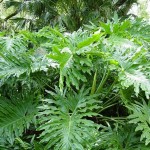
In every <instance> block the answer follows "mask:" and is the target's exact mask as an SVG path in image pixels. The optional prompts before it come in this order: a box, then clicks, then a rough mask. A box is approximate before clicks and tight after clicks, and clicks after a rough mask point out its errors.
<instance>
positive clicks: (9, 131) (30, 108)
mask: <svg viewBox="0 0 150 150" xmlns="http://www.w3.org/2000/svg"><path fill="white" fill-rule="evenodd" d="M27 94H28V95H23V96H21V95H18V96H17V95H13V97H11V99H6V98H3V97H1V98H0V134H1V136H0V137H3V139H6V141H7V142H9V143H11V144H13V142H14V140H15V138H16V137H19V136H22V134H23V132H24V131H25V130H26V129H28V128H29V127H30V124H31V123H35V114H36V113H37V109H36V106H37V105H36V101H35V100H34V99H35V97H34V96H35V95H33V94H31V93H27Z"/></svg>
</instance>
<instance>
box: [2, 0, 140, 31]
mask: <svg viewBox="0 0 150 150" xmlns="http://www.w3.org/2000/svg"><path fill="white" fill-rule="evenodd" d="M136 1H137V0H124V1H123V0H116V1H111V0H107V1H106V0H96V1H95V0H94V1H91V0H90V1H89V0H69V1H68V0H63V1H62V0H51V1H48V0H32V1H22V0H19V1H18V0H9V1H8V0H6V1H4V6H5V7H6V8H13V12H12V13H10V14H9V15H8V16H7V17H6V18H5V20H6V21H7V20H9V19H11V20H13V21H15V22H19V24H18V25H19V26H21V27H23V26H26V28H28V29H37V28H41V27H43V26H45V25H50V24H51V25H56V24H59V25H60V26H63V27H66V28H67V30H69V31H74V30H77V29H79V28H80V27H81V26H82V25H83V24H87V23H89V21H92V22H95V21H97V20H100V21H107V19H111V17H112V16H113V13H114V11H116V12H117V13H118V14H119V17H124V16H126V15H127V12H128V11H129V9H130V8H131V6H132V4H133V3H135V2H136ZM33 20H34V21H33ZM35 26H36V28H35Z"/></svg>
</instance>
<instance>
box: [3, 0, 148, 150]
mask: <svg viewBox="0 0 150 150" xmlns="http://www.w3.org/2000/svg"><path fill="white" fill-rule="evenodd" d="M27 3H28V2H27ZM68 3H69V2H68ZM86 28H88V29H87V30H86ZM149 28H150V25H149V24H148V23H146V22H139V21H137V22H135V21H131V20H125V21H122V22H120V20H119V19H118V16H117V15H116V14H115V15H114V18H113V21H112V22H110V21H108V22H107V23H101V24H100V25H99V26H96V25H93V24H92V25H91V26H89V25H88V26H86V27H85V29H79V30H78V31H74V32H72V33H68V32H66V31H65V29H64V28H60V29H58V28H51V27H44V28H43V29H41V30H39V31H37V32H29V31H20V32H18V33H12V34H8V33H7V34H6V33H1V34H0V48H1V52H0V95H1V99H0V132H1V136H0V144H1V147H6V148H7V149H9V148H11V149H15V148H16V149H17V148H18V147H19V148H20V149H36V148H37V149H38V147H39V149H42V148H41V147H43V145H45V150H47V149H64V150H67V149H68V150H71V149H103V150H105V149H118V150H119V149H128V150H129V149H133V148H135V149H146V148H149V103H148V104H146V102H143V104H142V103H141V102H140V101H141V99H143V100H144V101H148V99H149V95H150V69H149V68H150V66H149V59H150V55H149V39H150V38H149V35H148V34H147V30H148V29H149ZM55 87H59V88H55ZM81 87H82V88H81ZM83 87H84V88H83ZM47 91H48V92H47ZM31 93H32V94H31ZM39 97H40V99H42V100H40V101H39ZM37 107H38V110H39V111H37ZM35 116H36V117H35ZM128 116H129V119H130V122H128V121H127V120H126V119H127V117H128ZM35 118H36V119H37V121H38V122H37V123H35V122H34V121H35ZM120 118H121V119H122V120H120ZM114 122H115V123H114ZM125 122H126V124H125ZM120 123H121V124H120ZM129 123H134V124H135V126H137V127H136V130H137V131H138V132H137V133H136V132H134V129H135V127H134V126H133V128H132V129H131V130H130V128H131V126H130V125H129ZM116 124H117V126H114V125H116ZM106 125H108V127H107V126H106ZM35 126H36V127H37V130H36V129H35ZM141 133H142V135H141ZM27 134H28V135H27ZM140 135H141V141H140V140H139V139H140ZM143 140H145V141H146V144H147V145H148V146H145V145H144V142H143ZM8 141H9V142H10V143H11V144H12V145H11V146H9V145H8V143H9V142H8ZM39 141H41V143H39ZM139 141H140V142H139ZM138 142H139V143H138ZM137 143H138V144H137Z"/></svg>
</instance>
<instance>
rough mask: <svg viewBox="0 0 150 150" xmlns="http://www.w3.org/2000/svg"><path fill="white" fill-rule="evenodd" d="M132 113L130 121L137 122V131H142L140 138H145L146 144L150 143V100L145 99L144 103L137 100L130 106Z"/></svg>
mask: <svg viewBox="0 0 150 150" xmlns="http://www.w3.org/2000/svg"><path fill="white" fill-rule="evenodd" d="M130 109H131V110H132V114H131V115H129V117H128V118H129V119H130V122H129V123H134V124H136V126H137V127H136V129H135V131H141V132H142V134H141V138H140V140H141V141H142V140H145V144H146V145H148V144H149V143H150V117H149V113H150V102H148V104H147V103H146V102H145V101H143V103H142V104H141V103H139V102H136V103H135V104H132V105H131V106H130Z"/></svg>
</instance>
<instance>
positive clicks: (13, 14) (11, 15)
mask: <svg viewBox="0 0 150 150" xmlns="http://www.w3.org/2000/svg"><path fill="white" fill-rule="evenodd" d="M17 14H18V10H16V11H15V12H13V13H12V14H10V15H9V16H7V17H6V18H5V19H4V21H7V20H8V19H10V18H12V17H13V16H15V15H17Z"/></svg>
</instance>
